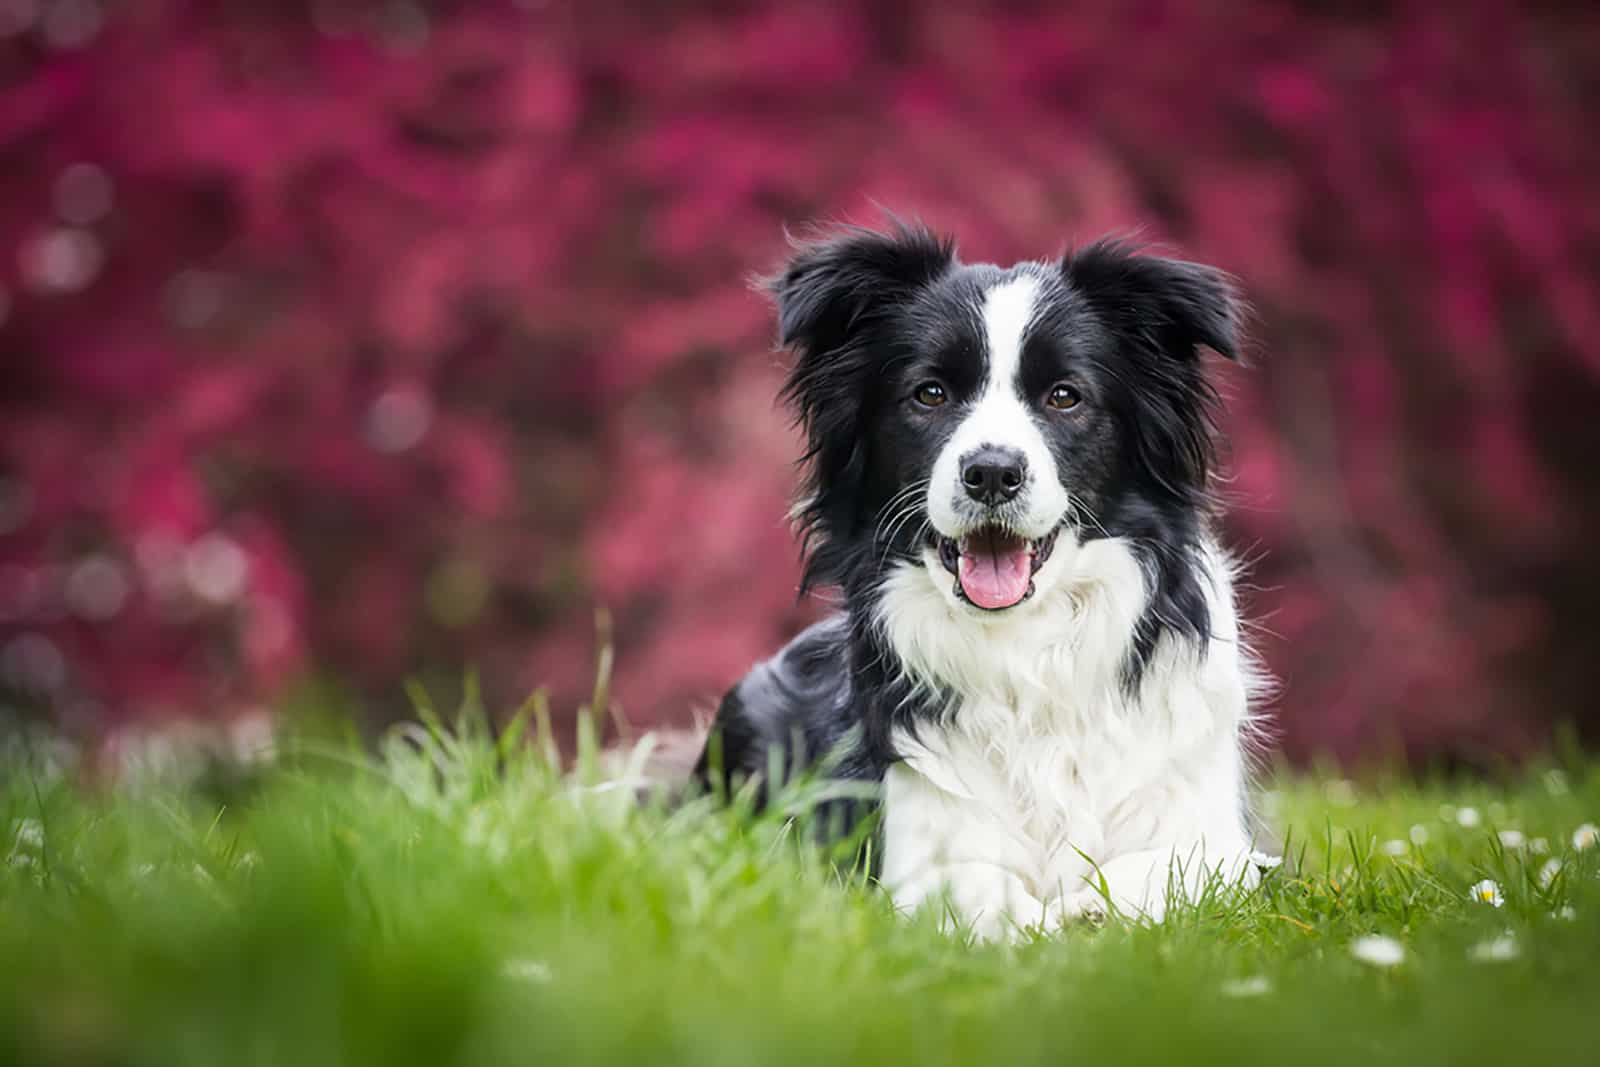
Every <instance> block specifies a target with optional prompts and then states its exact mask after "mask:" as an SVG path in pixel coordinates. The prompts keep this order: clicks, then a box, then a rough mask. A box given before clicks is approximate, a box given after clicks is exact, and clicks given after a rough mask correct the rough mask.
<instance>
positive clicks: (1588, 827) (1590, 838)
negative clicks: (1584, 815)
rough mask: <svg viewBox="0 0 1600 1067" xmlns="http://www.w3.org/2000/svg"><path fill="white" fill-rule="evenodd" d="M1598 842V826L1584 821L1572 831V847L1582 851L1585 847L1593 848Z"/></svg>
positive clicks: (1599, 840) (1599, 834) (1599, 830)
mask: <svg viewBox="0 0 1600 1067" xmlns="http://www.w3.org/2000/svg"><path fill="white" fill-rule="evenodd" d="M1597 842H1600V826H1596V825H1595V824H1594V823H1592V822H1586V823H1584V824H1583V825H1582V826H1580V827H1578V828H1577V829H1576V830H1574V831H1572V847H1573V848H1575V849H1577V850H1578V851H1579V852H1582V851H1583V850H1584V849H1586V848H1593V847H1594V846H1595V844H1596V843H1597Z"/></svg>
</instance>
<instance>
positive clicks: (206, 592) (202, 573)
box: [183, 533, 250, 604]
mask: <svg viewBox="0 0 1600 1067" xmlns="http://www.w3.org/2000/svg"><path fill="white" fill-rule="evenodd" d="M183 577H184V580H185V581H186V582H187V583H188V585H189V590H190V592H192V593H194V595H195V596H197V597H199V598H200V599H201V600H205V601H208V602H210V603H212V604H231V603H232V602H233V601H235V600H237V599H239V595H240V594H241V593H243V592H244V587H245V582H246V581H247V580H248V578H249V577H250V560H249V557H247V556H246V555H245V554H244V550H243V549H241V548H240V547H239V546H238V545H237V544H235V543H234V541H233V539H232V538H230V537H228V536H226V535H224V534H217V533H213V534H206V535H205V536H204V537H202V538H200V540H198V541H196V542H195V543H194V544H192V545H190V546H189V548H188V550H187V551H186V552H185V553H184V554H183Z"/></svg>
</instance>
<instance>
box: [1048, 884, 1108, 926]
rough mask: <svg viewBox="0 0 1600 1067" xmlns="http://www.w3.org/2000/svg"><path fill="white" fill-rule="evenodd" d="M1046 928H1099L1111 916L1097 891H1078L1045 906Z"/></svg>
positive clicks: (1103, 898) (1057, 898) (1056, 898)
mask: <svg viewBox="0 0 1600 1067" xmlns="http://www.w3.org/2000/svg"><path fill="white" fill-rule="evenodd" d="M1045 914H1046V926H1048V927H1049V928H1051V929H1059V928H1061V927H1064V926H1067V925H1076V924H1086V925H1090V926H1099V925H1100V924H1101V923H1103V922H1105V921H1106V918H1107V917H1108V916H1109V915H1110V914H1111V909H1110V908H1109V907H1108V906H1107V904H1106V898H1105V897H1104V896H1102V895H1101V894H1100V891H1099V890H1098V889H1089V888H1085V889H1078V890H1074V891H1073V892H1070V893H1063V894H1061V895H1060V896H1058V897H1055V898H1053V899H1052V900H1051V901H1050V902H1049V903H1048V904H1046V905H1045Z"/></svg>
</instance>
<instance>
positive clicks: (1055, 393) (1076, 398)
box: [1044, 382, 1083, 411]
mask: <svg viewBox="0 0 1600 1067" xmlns="http://www.w3.org/2000/svg"><path fill="white" fill-rule="evenodd" d="M1044 402H1045V403H1046V404H1048V405H1049V406H1051V407H1053V408H1055V409H1056V410H1057V411H1067V410H1070V409H1071V408H1075V407H1077V406H1078V405H1079V404H1080V403H1082V402H1083V396H1082V394H1080V393H1079V392H1078V391H1077V390H1076V389H1074V388H1073V387H1072V386H1070V385H1067V384H1066V383H1065V382H1058V383H1057V384H1056V385H1055V386H1054V387H1052V388H1051V390H1050V395H1049V396H1047V397H1045V398H1044Z"/></svg>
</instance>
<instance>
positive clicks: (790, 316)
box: [766, 223, 955, 362]
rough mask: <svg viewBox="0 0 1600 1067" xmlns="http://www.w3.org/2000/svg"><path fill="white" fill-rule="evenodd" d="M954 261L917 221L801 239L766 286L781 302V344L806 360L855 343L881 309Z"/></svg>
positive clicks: (949, 249) (950, 250)
mask: <svg viewBox="0 0 1600 1067" xmlns="http://www.w3.org/2000/svg"><path fill="white" fill-rule="evenodd" d="M954 262H955V246H954V244H953V243H952V242H951V241H949V240H948V239H945V238H941V237H939V236H937V235H936V234H934V233H932V232H931V231H929V230H927V229H925V228H923V227H921V226H917V225H909V224H902V223H896V224H895V225H894V227H893V228H892V229H891V230H890V232H888V233H879V232H877V231H875V230H866V229H860V228H856V227H852V228H850V229H847V230H844V231H842V232H840V233H839V234H837V235H835V236H833V237H830V238H827V239H824V240H821V241H817V242H814V243H810V244H801V245H800V246H799V247H797V248H796V250H795V253H794V255H793V257H792V258H790V260H789V262H788V263H787V264H786V265H785V266H784V268H783V270H782V271H780V272H779V273H778V274H777V275H775V276H774V277H772V278H771V279H769V280H768V281H767V283H766V285H767V289H768V291H769V292H770V293H771V294H772V297H773V299H774V300H775V301H776V302H777V305H778V341H779V343H780V344H782V345H783V346H784V347H786V348H793V349H795V350H796V352H797V353H798V354H799V355H800V357H801V359H802V362H803V361H804V360H805V359H806V358H807V357H812V356H826V355H827V354H829V353H832V352H836V351H838V350H839V349H840V348H842V347H844V346H846V345H848V344H849V343H850V340H851V337H852V335H853V334H855V332H856V331H857V329H858V327H860V326H862V325H863V324H864V320H866V319H868V318H869V317H870V316H871V315H872V313H873V311H874V309H875V308H876V307H881V306H883V305H884V304H886V303H887V302H888V301H889V300H891V299H893V298H894V297H896V296H905V295H908V294H909V293H911V292H912V291H914V290H915V289H916V288H918V287H919V286H921V285H925V284H926V283H927V282H929V281H932V280H933V279H934V278H935V277H937V276H938V275H940V274H941V273H943V272H944V271H946V270H948V269H949V267H950V266H951V264H952V263H954Z"/></svg>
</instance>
